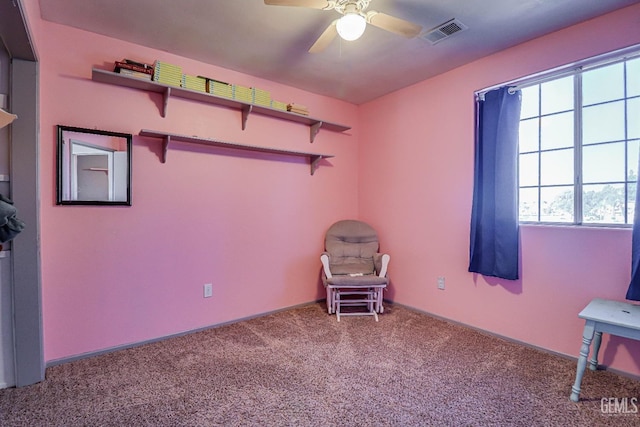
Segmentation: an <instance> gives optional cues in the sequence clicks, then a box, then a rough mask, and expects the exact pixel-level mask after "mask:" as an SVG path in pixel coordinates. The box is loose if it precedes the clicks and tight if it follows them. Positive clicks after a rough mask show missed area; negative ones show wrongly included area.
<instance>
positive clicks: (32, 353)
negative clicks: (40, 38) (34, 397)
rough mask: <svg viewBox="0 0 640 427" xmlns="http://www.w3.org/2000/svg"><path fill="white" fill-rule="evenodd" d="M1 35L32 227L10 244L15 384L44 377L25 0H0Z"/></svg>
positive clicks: (19, 171) (32, 58) (34, 74)
mask: <svg viewBox="0 0 640 427" xmlns="http://www.w3.org/2000/svg"><path fill="white" fill-rule="evenodd" d="M0 36H1V38H2V41H3V42H4V44H5V47H6V49H7V51H8V52H9V57H10V60H11V64H10V70H9V77H10V84H9V111H10V112H12V113H14V114H17V115H18V119H16V120H15V121H14V122H13V123H12V124H11V125H10V132H9V143H10V145H11V158H10V165H11V172H10V176H11V178H10V179H11V181H10V185H11V198H12V200H13V202H14V204H15V206H16V207H17V208H18V216H19V218H20V219H21V220H23V221H24V222H25V223H26V224H27V227H26V228H25V229H24V230H23V232H22V233H20V235H18V236H17V237H16V238H15V240H13V241H12V245H11V260H12V262H13V265H12V271H13V292H12V293H13V316H14V319H13V320H14V322H13V323H14V325H13V327H14V349H15V352H14V356H15V371H16V378H15V379H16V385H17V386H18V387H21V386H26V385H29V384H34V383H37V382H39V381H42V380H44V373H45V372H44V371H45V364H44V351H43V347H44V345H43V338H42V329H43V327H42V292H41V272H40V198H39V173H38V170H39V126H40V123H39V108H40V107H39V103H38V91H39V89H38V87H39V84H38V83H39V75H38V62H37V55H36V50H35V47H34V45H33V43H32V38H31V36H30V34H29V28H28V26H27V19H26V13H25V8H24V5H23V4H22V0H17V1H16V0H14V1H1V2H0Z"/></svg>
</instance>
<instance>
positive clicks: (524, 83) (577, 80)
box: [475, 45, 640, 228]
mask: <svg viewBox="0 0 640 427" xmlns="http://www.w3.org/2000/svg"><path fill="white" fill-rule="evenodd" d="M639 57H640V45H635V46H631V47H628V48H624V49H619V50H615V51H612V52H608V53H606V54H603V55H598V56H594V57H591V58H588V59H585V60H581V61H577V62H574V63H570V64H567V65H564V66H561V67H557V68H554V69H551V70H547V71H544V72H540V73H536V74H533V75H530V76H527V77H523V78H519V79H516V80H512V81H509V82H505V83H502V84H499V85H495V86H491V87H488V88H485V89H482V90H479V91H476V92H475V96H476V99H484V94H485V93H487V92H489V91H491V90H494V89H498V88H501V87H505V86H510V87H513V88H514V90H518V89H523V88H526V87H530V86H534V85H538V84H542V83H545V82H549V81H552V80H557V79H560V78H563V77H568V76H573V77H574V85H573V87H574V106H573V111H574V145H573V150H574V155H573V158H574V176H575V178H574V182H573V189H574V213H573V221H572V222H549V221H520V223H521V224H527V225H529V224H531V225H560V226H580V227H606V228H631V227H632V226H633V218H630V219H628V220H627V222H628V223H626V224H620V223H584V222H583V221H582V216H583V212H582V192H583V187H582V73H583V72H586V71H590V70H594V69H597V68H601V67H605V66H608V65H613V64H615V63H619V62H624V61H628V60H632V59H637V58H639ZM625 99H627V98H625ZM638 173H639V174H640V172H638ZM539 184H540V183H539ZM518 188H519V186H518ZM538 188H539V186H538ZM625 215H626V213H625Z"/></svg>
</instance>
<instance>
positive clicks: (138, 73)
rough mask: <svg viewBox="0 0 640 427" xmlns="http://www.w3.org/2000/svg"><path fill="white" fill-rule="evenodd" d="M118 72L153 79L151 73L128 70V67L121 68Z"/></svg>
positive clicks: (143, 78) (137, 77) (142, 78)
mask: <svg viewBox="0 0 640 427" xmlns="http://www.w3.org/2000/svg"><path fill="white" fill-rule="evenodd" d="M117 73H118V74H122V75H124V76H129V77H135V78H136V79H141V80H149V81H151V74H148V73H141V72H140V71H133V70H128V69H126V68H120V69H119V70H118V71H117Z"/></svg>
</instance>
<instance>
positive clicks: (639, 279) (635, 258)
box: [626, 166, 640, 301]
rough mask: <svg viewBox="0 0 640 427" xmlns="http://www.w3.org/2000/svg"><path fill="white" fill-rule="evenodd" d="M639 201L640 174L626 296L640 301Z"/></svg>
mask: <svg viewBox="0 0 640 427" xmlns="http://www.w3.org/2000/svg"><path fill="white" fill-rule="evenodd" d="M639 168H640V166H639ZM638 202H640V174H639V178H638V184H637V185H636V212H635V214H634V215H633V234H632V237H631V283H629V289H628V290H627V297H626V298H627V299H630V300H634V301H640V206H638Z"/></svg>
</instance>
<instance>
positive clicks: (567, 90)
mask: <svg viewBox="0 0 640 427" xmlns="http://www.w3.org/2000/svg"><path fill="white" fill-rule="evenodd" d="M576 97H577V99H576ZM576 101H577V102H576ZM576 104H577V105H578V106H579V107H577V109H576ZM520 118H521V121H520V143H519V144H520V146H519V147H520V156H519V173H520V178H519V179H520V182H519V185H520V220H521V221H534V222H560V223H584V224H588V223H594V224H631V223H633V213H634V208H635V192H636V181H637V174H638V164H639V155H640V58H636V59H632V60H628V61H626V62H618V63H615V64H611V65H607V66H604V67H600V68H594V69H591V70H587V71H584V72H582V73H577V74H575V75H573V74H572V75H568V76H565V77H560V78H557V79H555V80H551V81H547V82H544V83H540V84H536V85H533V86H529V87H525V88H523V89H522V109H521V116H520ZM576 168H578V172H580V173H578V174H576V173H575V170H576ZM576 198H577V200H579V202H578V203H576Z"/></svg>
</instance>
